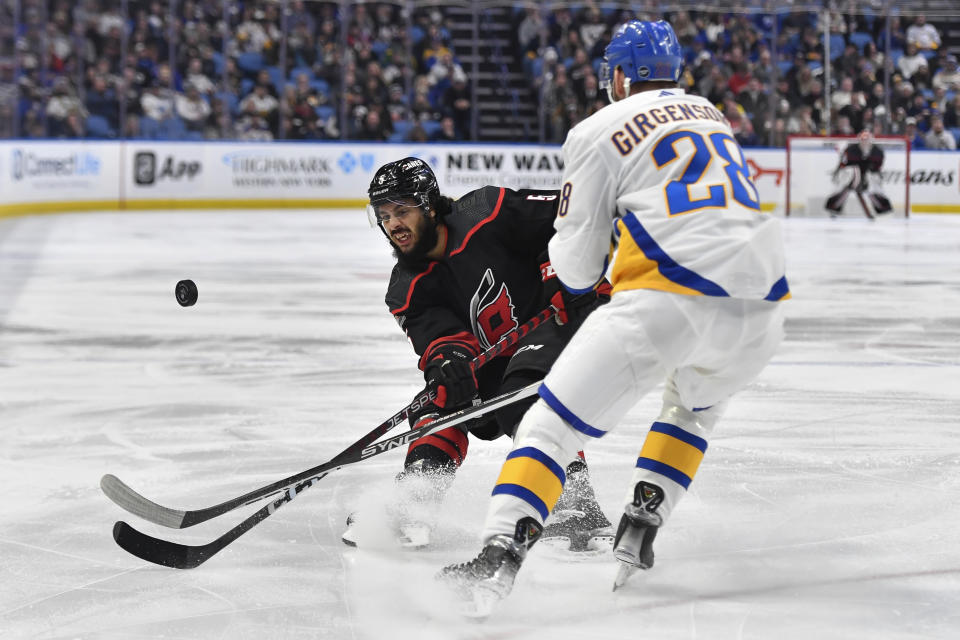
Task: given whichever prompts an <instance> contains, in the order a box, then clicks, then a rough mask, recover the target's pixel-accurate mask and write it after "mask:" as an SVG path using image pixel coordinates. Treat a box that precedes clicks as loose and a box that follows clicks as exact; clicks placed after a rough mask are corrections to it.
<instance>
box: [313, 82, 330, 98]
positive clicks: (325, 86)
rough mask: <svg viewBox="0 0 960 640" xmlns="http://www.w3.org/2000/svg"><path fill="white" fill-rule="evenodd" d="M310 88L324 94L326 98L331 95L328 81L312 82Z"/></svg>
mask: <svg viewBox="0 0 960 640" xmlns="http://www.w3.org/2000/svg"><path fill="white" fill-rule="evenodd" d="M310 88H311V89H313V90H314V91H316V92H317V93H322V94H323V95H325V96H329V95H330V83H329V82H327V81H326V80H311V81H310Z"/></svg>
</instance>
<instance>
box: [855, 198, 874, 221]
mask: <svg viewBox="0 0 960 640" xmlns="http://www.w3.org/2000/svg"><path fill="white" fill-rule="evenodd" d="M857 199H858V200H859V201H860V206H862V207H863V214H864V215H865V216H867V217H868V218H870V219H871V220H873V219H874V217H875V216H874V215H873V212H872V211H870V205H868V204H867V201H866V200H865V199H864V197H863V194H862V193H861V192H859V191H857Z"/></svg>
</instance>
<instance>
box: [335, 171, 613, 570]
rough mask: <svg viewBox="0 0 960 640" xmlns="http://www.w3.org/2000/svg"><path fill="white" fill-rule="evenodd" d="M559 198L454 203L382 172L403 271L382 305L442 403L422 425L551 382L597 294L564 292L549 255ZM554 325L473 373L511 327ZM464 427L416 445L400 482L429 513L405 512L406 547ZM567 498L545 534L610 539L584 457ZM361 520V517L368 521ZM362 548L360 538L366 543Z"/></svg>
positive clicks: (482, 434) (401, 519) (506, 415)
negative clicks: (549, 310) (536, 322)
mask: <svg viewBox="0 0 960 640" xmlns="http://www.w3.org/2000/svg"><path fill="white" fill-rule="evenodd" d="M558 194H559V192H557V191H532V190H519V191H514V190H511V189H506V188H502V187H493V186H489V187H483V188H480V189H477V190H475V191H472V192H470V193H468V194H466V195H464V196H463V197H462V198H460V199H459V200H457V201H453V200H451V199H450V198H447V197H445V196H442V195H441V194H440V189H439V186H438V185H437V181H436V177H435V176H434V174H433V171H432V170H431V169H430V167H429V165H427V164H426V163H425V162H424V161H422V160H420V159H418V158H404V159H402V160H398V161H396V162H390V163H387V164H385V165H384V166H382V167H380V169H379V170H378V171H377V173H376V174H375V176H374V178H373V181H372V182H371V184H370V190H369V196H370V205H369V206H368V208H367V212H368V215H369V216H370V218H371V223H372V224H376V225H377V226H378V227H379V228H380V229H381V231H382V232H383V233H384V235H385V236H386V237H387V238H388V239H389V241H390V244H391V246H392V247H393V251H394V256H395V257H396V258H397V264H396V266H395V267H394V269H393V273H392V275H391V278H390V284H389V286H388V289H387V295H386V303H387V306H388V308H389V309H390V312H391V313H392V314H393V316H394V318H395V319H396V321H397V322H398V324H399V325H400V327H401V328H402V329H403V330H404V332H405V333H406V335H407V337H408V338H409V340H410V342H411V343H412V345H413V348H414V350H415V351H416V353H417V354H418V355H419V356H420V361H419V367H420V369H421V370H422V371H423V375H424V379H425V381H426V383H427V387H428V388H429V389H431V390H433V391H435V392H436V396H437V397H436V400H435V401H434V402H435V403H436V404H435V405H430V406H428V407H425V408H424V409H423V410H421V411H419V412H418V413H417V414H416V415H414V416H413V417H412V418H411V423H412V424H414V425H425V424H427V423H429V422H430V421H432V420H434V419H436V417H437V416H439V415H442V414H443V413H444V412H448V411H452V410H455V409H457V408H460V407H462V406H464V405H466V404H469V403H470V402H471V401H473V400H474V398H478V397H479V398H480V399H486V398H490V397H493V396H495V395H498V394H500V393H504V392H506V391H510V390H513V389H518V388H521V387H524V386H527V385H528V384H531V383H533V382H536V381H537V380H540V379H542V378H543V376H544V375H545V374H546V372H547V371H548V370H549V368H550V365H551V364H552V363H553V361H554V360H555V359H556V357H557V355H558V354H559V353H560V351H561V349H562V348H563V346H564V345H565V344H566V343H567V341H568V340H569V338H570V337H571V336H572V335H573V332H574V331H575V328H576V326H578V325H579V320H581V319H582V318H583V317H584V316H585V315H586V313H588V312H589V310H591V309H592V308H593V307H595V306H597V305H598V304H599V303H600V302H601V301H602V300H601V296H600V294H598V293H595V292H591V293H588V294H583V295H578V296H574V295H572V294H569V293H568V292H567V291H566V290H564V289H563V288H562V287H559V286H558V283H557V280H556V277H555V275H554V274H553V271H552V269H551V267H550V264H549V260H548V259H547V254H546V247H547V241H548V240H549V239H550V237H551V236H552V235H553V221H554V218H555V216H556V210H557V202H558ZM550 305H552V306H554V307H555V308H556V310H557V312H556V314H555V318H556V319H557V322H549V323H545V324H543V325H541V326H540V327H538V328H537V329H536V330H535V331H533V332H531V333H530V334H529V335H527V336H526V337H525V338H524V339H522V340H521V341H520V342H519V343H518V345H517V347H516V348H515V350H514V351H512V352H510V351H508V352H507V353H506V354H504V355H503V356H501V357H497V358H494V359H493V360H492V361H490V362H489V363H488V364H486V365H485V366H483V367H482V368H480V369H478V370H476V372H474V371H473V369H472V368H471V366H470V361H471V360H472V359H473V358H474V357H475V356H477V355H478V354H479V353H481V352H482V351H483V350H485V349H487V348H489V347H490V346H491V345H493V344H496V342H497V341H498V340H499V339H500V338H501V337H502V336H503V335H505V334H506V333H508V332H509V331H510V330H512V329H514V328H515V327H517V326H519V325H520V324H522V323H524V322H526V321H527V320H529V319H530V318H531V317H533V316H534V315H536V314H537V313H538V312H540V311H541V310H542V309H544V308H546V307H547V306H550ZM533 401H534V398H530V399H529V400H528V401H521V402H517V403H514V404H512V405H509V406H507V407H504V408H502V409H500V410H499V411H498V412H496V413H494V414H491V415H488V416H483V417H482V418H479V419H478V420H477V421H475V422H474V423H472V424H470V425H469V426H468V427H467V428H468V430H469V433H470V434H471V435H472V436H474V437H475V438H478V439H481V440H492V439H495V438H498V437H500V436H501V435H506V436H508V437H512V436H513V433H514V430H515V428H516V426H517V424H518V423H519V422H520V418H521V417H522V416H523V413H524V412H525V411H526V409H527V408H528V407H529V406H530V404H532V402H533ZM468 444H469V440H468V436H467V432H466V431H464V430H461V428H460V427H451V428H448V429H446V430H443V431H440V432H438V433H436V434H433V435H430V436H427V437H424V438H421V439H419V440H416V441H414V442H413V443H412V444H411V445H410V448H409V450H408V452H407V456H406V459H405V461H404V468H403V471H402V472H401V473H400V474H399V475H398V477H397V482H398V487H399V488H400V490H401V492H402V494H404V495H405V499H406V500H408V501H409V502H412V503H415V504H417V505H418V507H419V506H423V505H426V507H427V508H426V510H424V509H421V508H416V509H410V511H411V513H400V514H399V515H397V516H396V518H395V519H396V522H395V523H394V525H395V527H396V529H397V531H396V532H397V534H398V536H399V539H400V542H401V544H403V545H404V546H414V547H415V546H423V545H425V544H427V543H428V542H429V537H430V529H431V526H432V525H431V523H430V518H429V516H425V515H424V513H429V512H430V511H431V510H432V511H433V512H434V513H435V511H436V506H437V503H438V502H439V501H440V500H441V499H442V496H443V494H444V492H445V491H446V489H447V487H448V486H449V485H450V483H451V482H452V480H453V477H454V474H455V473H456V470H457V468H458V467H459V466H460V464H461V463H462V462H463V459H464V457H465V456H466V454H467V447H468ZM566 475H567V483H566V487H565V492H564V494H563V496H562V497H561V498H560V501H559V502H558V505H557V508H556V509H555V510H554V516H553V518H552V520H553V522H551V523H548V525H549V526H548V527H547V528H546V530H545V532H544V539H549V538H551V537H553V538H556V539H561V538H562V539H564V542H563V544H566V540H569V548H570V549H571V550H574V551H582V550H587V549H591V548H595V546H594V545H595V544H596V543H597V542H600V541H602V540H606V541H612V539H613V531H612V528H611V526H610V522H609V521H608V520H607V518H606V516H605V515H604V514H603V511H602V510H601V509H600V506H599V504H597V501H596V498H595V496H594V492H593V489H592V487H591V486H590V482H589V476H588V472H587V467H586V464H585V462H584V460H583V458H582V454H581V455H580V456H579V457H578V458H577V459H576V460H573V461H570V464H569V465H568V467H567V469H566ZM361 517H362V516H361ZM358 529H359V527H358V516H357V514H352V515H351V517H350V518H349V519H348V529H347V531H346V532H345V533H344V536H343V539H344V542H345V543H347V544H351V545H355V544H357V543H358V540H357V538H358V537H359V536H358V534H357V531H358ZM360 543H361V544H362V541H360Z"/></svg>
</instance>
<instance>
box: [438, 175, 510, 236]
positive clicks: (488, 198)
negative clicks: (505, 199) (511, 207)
mask: <svg viewBox="0 0 960 640" xmlns="http://www.w3.org/2000/svg"><path fill="white" fill-rule="evenodd" d="M500 191H501V189H500V187H494V186H487V187H480V188H479V189H474V190H473V191H471V192H469V193H467V194H466V195H464V196H463V197H461V198H460V199H459V200H456V201H455V202H454V203H453V211H451V213H450V215H448V216H447V217H446V218H445V219H444V223H445V224H446V225H447V226H449V227H451V228H453V229H455V230H456V229H462V230H464V231H467V230H469V229H472V228H473V227H474V226H475V225H476V224H477V223H478V222H482V221H483V220H485V219H487V218H488V217H489V216H490V215H491V214H493V213H494V211H496V209H497V202H498V201H499V200H500Z"/></svg>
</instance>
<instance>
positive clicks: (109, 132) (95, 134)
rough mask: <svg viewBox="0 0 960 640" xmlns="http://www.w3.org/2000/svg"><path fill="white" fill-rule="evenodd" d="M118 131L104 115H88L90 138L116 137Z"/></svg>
mask: <svg viewBox="0 0 960 640" xmlns="http://www.w3.org/2000/svg"><path fill="white" fill-rule="evenodd" d="M116 136H117V134H116V132H115V131H114V130H113V129H112V128H111V127H110V123H109V122H107V119H106V118H104V117H103V116H96V115H89V116H87V137H88V138H115V137H116Z"/></svg>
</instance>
